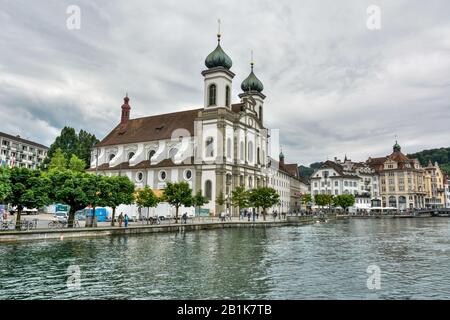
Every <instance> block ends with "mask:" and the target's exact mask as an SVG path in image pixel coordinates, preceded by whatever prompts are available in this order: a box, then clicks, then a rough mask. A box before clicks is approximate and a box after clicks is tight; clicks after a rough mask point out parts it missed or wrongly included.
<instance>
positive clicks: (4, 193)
mask: <svg viewBox="0 0 450 320" xmlns="http://www.w3.org/2000/svg"><path fill="white" fill-rule="evenodd" d="M9 176H10V173H9V169H8V168H2V167H0V203H1V202H3V201H4V200H5V199H6V198H7V197H8V196H9V195H10V194H11V191H12V189H11V181H10V179H9Z"/></svg>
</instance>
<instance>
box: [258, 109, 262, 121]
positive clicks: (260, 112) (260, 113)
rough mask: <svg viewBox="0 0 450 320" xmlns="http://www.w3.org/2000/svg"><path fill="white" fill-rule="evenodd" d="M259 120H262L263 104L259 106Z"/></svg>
mask: <svg viewBox="0 0 450 320" xmlns="http://www.w3.org/2000/svg"><path fill="white" fill-rule="evenodd" d="M259 120H261V121H262V106H259Z"/></svg>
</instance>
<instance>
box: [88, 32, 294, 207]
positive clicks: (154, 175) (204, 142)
mask: <svg viewBox="0 0 450 320" xmlns="http://www.w3.org/2000/svg"><path fill="white" fill-rule="evenodd" d="M220 40H221V37H220V34H219V35H218V44H217V47H216V49H215V50H214V51H213V52H211V54H209V55H208V56H207V58H206V60H205V65H206V69H205V70H204V71H202V73H201V74H202V76H203V79H204V96H203V101H204V103H203V106H202V107H201V108H198V109H194V110H187V111H181V112H175V113H169V114H161V115H155V116H150V117H144V118H138V119H130V114H131V106H130V104H129V98H128V96H126V97H125V98H124V103H123V105H122V116H121V121H120V123H119V124H118V125H117V126H116V127H115V128H114V129H113V130H112V131H111V132H110V133H109V134H108V135H107V136H106V137H105V138H104V139H103V140H102V141H101V142H100V143H99V144H98V145H97V146H96V147H95V149H94V151H93V154H92V157H91V159H93V160H92V162H91V168H90V171H94V172H97V173H98V174H103V175H119V174H120V175H127V176H128V177H129V178H130V179H131V180H132V181H134V182H135V183H136V186H137V187H138V188H142V187H144V186H146V185H147V186H149V187H150V188H152V189H156V190H161V189H164V187H165V185H166V183H167V182H179V181H186V182H187V183H188V184H189V185H190V187H191V188H192V189H193V190H194V192H197V191H199V190H201V191H202V193H203V195H204V196H205V197H206V198H208V200H209V203H208V204H207V205H205V206H204V207H205V208H207V209H209V210H210V213H211V214H214V215H216V214H217V213H219V212H221V211H223V210H225V208H224V206H220V205H218V204H216V198H217V197H218V196H219V194H220V193H223V195H224V198H225V200H226V203H227V205H226V206H227V207H229V206H230V197H231V192H232V191H233V190H234V188H236V187H237V186H243V187H245V188H246V189H252V188H255V187H258V186H266V185H268V170H269V169H268V168H267V166H268V153H267V149H268V134H267V132H268V131H267V129H266V128H265V125H264V108H265V107H264V100H265V98H266V97H265V95H264V94H263V93H262V91H263V84H262V83H261V81H260V80H259V79H258V78H257V77H256V76H255V74H254V72H253V68H254V66H253V62H252V63H251V72H250V75H249V76H248V77H247V78H246V79H245V80H244V81H243V82H242V84H241V89H242V93H241V94H239V99H240V101H239V102H238V103H232V96H231V93H232V88H233V78H234V76H235V74H234V73H233V72H232V71H231V66H232V61H231V59H230V58H229V56H228V55H227V54H226V53H225V52H224V51H223V49H222V47H221V45H220ZM287 188H289V187H287ZM283 192H284V190H283ZM283 205H288V204H283ZM229 209H230V210H231V208H229ZM234 210H235V211H234V214H235V215H237V214H238V213H237V211H236V210H237V209H234Z"/></svg>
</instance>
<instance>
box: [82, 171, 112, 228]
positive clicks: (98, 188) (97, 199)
mask: <svg viewBox="0 0 450 320" xmlns="http://www.w3.org/2000/svg"><path fill="white" fill-rule="evenodd" d="M87 180H89V181H90V188H87V189H86V190H85V192H86V194H87V196H88V198H89V199H90V203H89V205H90V207H91V208H92V219H90V220H89V221H87V223H86V227H93V226H94V220H95V209H96V208H97V207H106V206H107V205H108V204H109V203H108V200H109V199H110V198H111V196H112V190H111V184H109V182H108V181H109V177H106V176H101V175H100V176H97V175H93V174H87Z"/></svg>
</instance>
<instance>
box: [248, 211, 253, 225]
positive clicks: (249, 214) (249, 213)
mask: <svg viewBox="0 0 450 320" xmlns="http://www.w3.org/2000/svg"><path fill="white" fill-rule="evenodd" d="M251 215H252V213H251V212H250V211H247V218H248V221H249V222H250V217H251Z"/></svg>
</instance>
